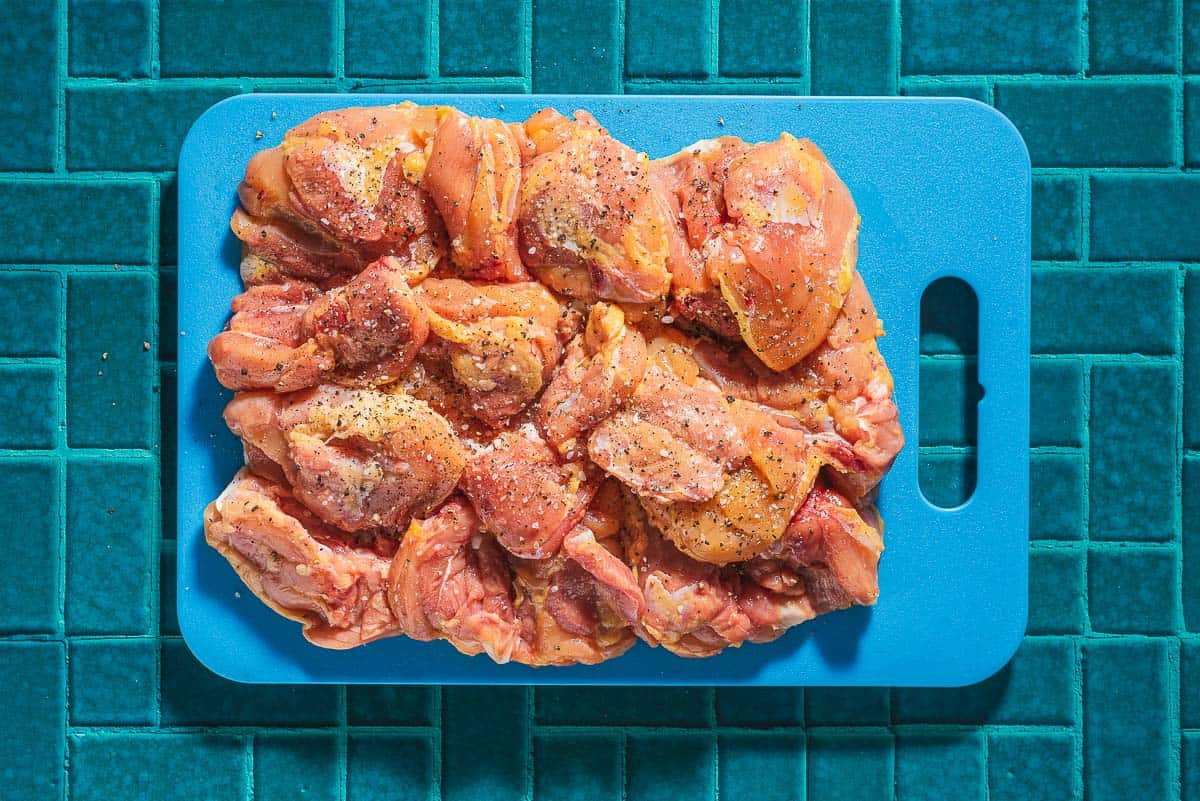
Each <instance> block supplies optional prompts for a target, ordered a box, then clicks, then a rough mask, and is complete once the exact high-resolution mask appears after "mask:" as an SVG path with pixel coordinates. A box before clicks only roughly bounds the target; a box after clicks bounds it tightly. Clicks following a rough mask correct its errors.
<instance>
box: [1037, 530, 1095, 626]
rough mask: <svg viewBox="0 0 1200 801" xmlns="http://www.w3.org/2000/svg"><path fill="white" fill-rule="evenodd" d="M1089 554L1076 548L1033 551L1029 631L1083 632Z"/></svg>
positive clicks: (1038, 549)
mask: <svg viewBox="0 0 1200 801" xmlns="http://www.w3.org/2000/svg"><path fill="white" fill-rule="evenodd" d="M1085 557H1086V554H1085V552H1084V551H1082V550H1079V549H1075V548H1070V549H1067V548H1054V549H1048V548H1035V549H1033V550H1031V551H1030V552H1029V633H1030V634H1080V633H1082V632H1083V621H1084V615H1085V609H1086V606H1085V604H1086V601H1087V587H1086V586H1085V584H1084V565H1085Z"/></svg>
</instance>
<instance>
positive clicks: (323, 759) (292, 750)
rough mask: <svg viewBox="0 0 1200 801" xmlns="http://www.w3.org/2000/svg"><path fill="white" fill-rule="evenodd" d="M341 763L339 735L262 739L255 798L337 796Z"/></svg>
mask: <svg viewBox="0 0 1200 801" xmlns="http://www.w3.org/2000/svg"><path fill="white" fill-rule="evenodd" d="M398 761H399V760H398ZM338 762H339V760H338V737H337V735H336V734H333V733H315V734H314V733H307V732H306V733H303V734H297V733H291V732H281V733H275V732H271V733H267V734H262V735H259V736H257V737H255V738H254V798H255V799H256V800H257V801H307V799H313V800H314V801H316V800H317V799H324V798H330V797H332V796H335V795H336V794H337V787H338V784H339V782H340V780H341V779H340V776H339V775H338V774H339V773H340V768H339V767H338Z"/></svg>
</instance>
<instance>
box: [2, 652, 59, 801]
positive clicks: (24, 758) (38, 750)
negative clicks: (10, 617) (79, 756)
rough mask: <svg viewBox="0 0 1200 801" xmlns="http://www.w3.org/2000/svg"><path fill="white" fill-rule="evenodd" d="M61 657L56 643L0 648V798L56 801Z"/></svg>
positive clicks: (57, 793) (57, 789)
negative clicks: (0, 718) (0, 708)
mask: <svg viewBox="0 0 1200 801" xmlns="http://www.w3.org/2000/svg"><path fill="white" fill-rule="evenodd" d="M66 681H67V679H66V655H65V654H64V652H63V646H62V643H56V642H0V687H3V688H5V690H6V692H5V696H6V697H5V699H4V725H5V728H6V730H7V731H8V732H9V736H7V737H2V738H0V786H2V787H3V788H4V792H5V794H6V795H5V797H6V798H12V799H23V798H36V799H43V798H59V797H61V794H62V789H63V770H62V765H63V760H64V758H65V756H66V754H65V751H66V745H65V737H66V706H67V696H66Z"/></svg>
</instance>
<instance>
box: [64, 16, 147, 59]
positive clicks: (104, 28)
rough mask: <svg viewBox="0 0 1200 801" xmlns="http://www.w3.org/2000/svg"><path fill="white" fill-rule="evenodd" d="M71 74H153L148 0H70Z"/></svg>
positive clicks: (68, 31)
mask: <svg viewBox="0 0 1200 801" xmlns="http://www.w3.org/2000/svg"><path fill="white" fill-rule="evenodd" d="M69 14H70V20H71V24H70V25H68V26H67V33H68V36H69V43H68V47H69V54H70V57H69V61H68V64H69V69H70V71H71V74H72V75H97V76H101V77H105V78H140V77H144V76H146V75H149V74H150V2H149V0H71V2H70V6H69Z"/></svg>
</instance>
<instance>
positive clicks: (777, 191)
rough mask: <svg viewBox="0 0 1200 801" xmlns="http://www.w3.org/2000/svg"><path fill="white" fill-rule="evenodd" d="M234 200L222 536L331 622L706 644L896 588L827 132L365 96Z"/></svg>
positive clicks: (512, 638) (222, 340)
mask: <svg viewBox="0 0 1200 801" xmlns="http://www.w3.org/2000/svg"><path fill="white" fill-rule="evenodd" d="M238 199H239V202H240V205H239V207H238V209H237V210H236V211H235V213H234V215H233V219H232V220H231V221H230V224H231V228H232V229H233V233H234V235H235V236H236V237H237V238H238V239H239V240H241V242H242V248H243V258H242V263H241V275H242V279H243V283H244V285H245V291H244V292H243V293H242V294H240V295H238V296H237V297H236V298H234V300H233V304H232V306H233V315H232V317H231V319H230V321H229V324H228V326H227V328H226V330H224V331H222V332H221V333H220V334H218V335H217V336H215V337H214V338H213V339H212V341H211V342H210V343H209V356H210V359H211V361H212V363H213V367H214V370H215V372H216V375H217V378H218V380H219V381H220V382H221V383H222V384H223V385H224V386H225V387H227V388H229V389H232V390H234V391H235V392H236V394H235V395H234V397H233V399H232V400H231V401H230V402H229V404H228V406H227V407H226V410H225V421H226V423H227V425H228V426H229V428H230V430H231V431H233V433H234V434H236V435H237V436H238V437H240V438H241V440H242V446H243V453H244V460H245V467H243V468H242V470H241V471H240V472H238V474H237V475H236V476H234V478H233V481H232V483H231V484H230V485H229V487H228V488H227V489H226V490H225V491H224V492H223V493H222V494H221V496H220V497H219V498H218V499H217V500H215V501H214V502H213V503H212V504H210V506H209V507H208V509H207V510H206V513H205V520H204V524H205V534H206V537H207V540H208V542H209V543H210V544H211V545H212V547H213V548H215V549H216V550H217V551H219V552H220V553H221V554H222V555H223V556H224V557H225V558H226V559H227V560H228V561H229V562H230V564H231V565H232V566H233V568H234V569H235V570H236V571H237V573H238V574H239V575H240V576H241V578H242V579H243V580H244V581H245V583H246V585H247V586H248V587H249V588H250V589H251V591H253V592H254V594H255V595H257V596H258V597H259V598H261V599H262V600H263V601H264V602H265V603H267V604H268V605H269V606H271V607H272V608H273V609H275V610H276V611H277V612H279V613H280V614H282V615H284V616H285V617H288V618H290V619H292V620H296V621H298V622H300V623H301V625H302V627H303V631H304V636H305V637H307V638H308V640H309V641H310V642H312V643H314V644H315V645H319V646H322V647H328V648H348V647H352V646H356V645H361V644H363V643H367V642H370V641H372V640H376V639H379V638H381V637H388V636H396V635H401V634H403V635H407V636H408V637H410V638H412V639H415V640H445V641H446V642H448V643H449V644H450V645H452V646H453V647H454V648H456V649H457V650H458V651H460V652H461V653H463V654H467V655H478V654H486V655H487V656H488V657H489V658H490V659H493V660H495V661H496V662H500V663H506V662H517V663H521V664H526V665H531V666H558V665H573V664H595V663H597V662H602V661H604V660H606V659H611V658H614V657H617V656H619V655H621V654H622V653H624V652H625V651H626V650H628V649H629V648H630V647H632V646H633V645H634V644H635V642H636V641H637V640H639V639H640V640H642V641H643V642H645V643H647V644H648V645H650V646H654V647H657V646H662V647H663V648H665V649H667V650H668V651H670V652H672V653H674V654H678V655H680V656H685V657H707V656H712V655H714V654H717V653H719V652H720V651H722V650H724V649H725V648H729V647H739V646H741V645H742V644H744V643H747V642H750V643H761V642H767V641H770V640H773V639H776V638H777V637H780V636H781V635H782V634H783V633H784V632H785V631H786V630H787V629H788V628H789V627H791V626H794V625H797V624H800V623H803V622H805V621H807V620H810V619H812V618H813V617H815V616H817V615H820V614H824V613H827V612H831V611H834V610H837V609H843V608H846V607H848V606H852V605H856V604H857V605H871V604H874V603H875V602H876V601H877V599H878V597H879V580H878V570H879V561H880V557H881V554H882V552H883V539H882V535H881V532H882V524H881V522H880V519H879V516H878V513H877V512H876V511H875V509H874V507H873V506H872V503H873V500H874V498H875V492H876V487H877V485H878V484H879V482H880V480H881V479H882V478H883V476H884V475H885V474H886V473H887V471H888V469H889V468H890V467H891V465H892V462H893V461H894V460H895V458H896V455H897V453H898V452H899V451H900V449H901V448H902V447H903V444H904V435H903V432H902V431H901V428H900V423H899V413H898V410H897V408H896V404H895V402H894V401H893V399H892V389H893V386H892V376H891V373H890V372H889V371H888V368H887V365H886V363H885V362H884V359H883V356H882V355H881V354H880V351H879V348H878V345H877V340H878V338H879V337H880V336H882V335H883V326H882V324H881V323H880V321H879V318H878V316H877V314H876V310H875V307H874V305H873V303H872V302H871V298H870V295H869V293H868V291H867V287H866V284H865V283H864V281H863V278H862V276H861V275H859V273H858V271H857V269H856V265H855V262H856V259H857V247H858V227H859V217H858V213H857V210H856V207H855V205H854V201H853V198H851V196H850V192H849V190H848V188H847V187H846V185H845V184H844V183H843V182H842V181H841V179H840V178H839V177H838V176H837V174H836V173H835V172H834V170H833V167H832V166H831V165H830V163H829V161H828V160H827V159H826V158H825V156H824V154H822V152H821V151H820V150H819V149H818V148H817V146H816V145H814V144H813V143H812V142H809V141H808V140H806V139H797V138H795V137H793V136H791V135H790V134H787V133H784V134H782V135H781V136H780V137H779V139H777V140H776V141H773V142H764V143H757V144H755V143H746V142H743V141H742V140H740V139H737V138H735V137H722V138H720V139H715V140H710V141H704V142H698V143H697V144H695V145H693V146H692V147H689V148H685V149H684V150H682V151H680V152H679V153H677V154H675V155H672V156H667V157H665V158H661V159H658V160H651V159H650V158H649V157H648V156H647V155H646V154H642V153H638V152H636V151H635V150H633V149H632V148H630V147H628V146H627V145H625V144H624V143H621V142H619V141H617V140H616V139H615V138H613V137H612V136H611V135H610V134H609V132H608V131H607V130H605V128H604V127H603V126H601V124H600V123H599V122H598V121H597V120H596V119H595V118H594V117H592V116H591V115H590V114H588V113H587V112H586V111H579V112H576V113H575V114H574V115H573V116H572V117H566V116H564V115H563V114H560V113H559V112H558V111H555V110H554V109H545V110H542V111H539V112H538V113H536V114H534V115H533V116H532V117H530V118H529V119H528V120H524V121H500V120H495V119H486V118H480V117H473V116H470V115H467V114H465V113H463V112H461V111H458V110H456V109H453V108H448V107H441V106H429V107H421V106H415V105H413V104H410V103H405V104H400V105H396V106H384V107H376V108H352V109H341V110H337V111H330V112H327V113H324V114H319V115H317V116H316V117H313V118H312V119H310V120H308V121H307V122H305V123H303V124H301V125H298V126H296V127H295V128H293V129H291V130H290V131H288V132H287V134H286V135H285V137H284V139H283V142H282V143H281V144H280V145H279V146H277V147H273V148H269V149H267V150H264V151H262V152H260V153H259V154H257V155H256V156H255V157H254V158H253V159H252V160H251V162H250V164H249V165H248V167H247V169H246V176H245V180H244V181H243V182H242V184H241V186H240V187H239V188H238Z"/></svg>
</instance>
